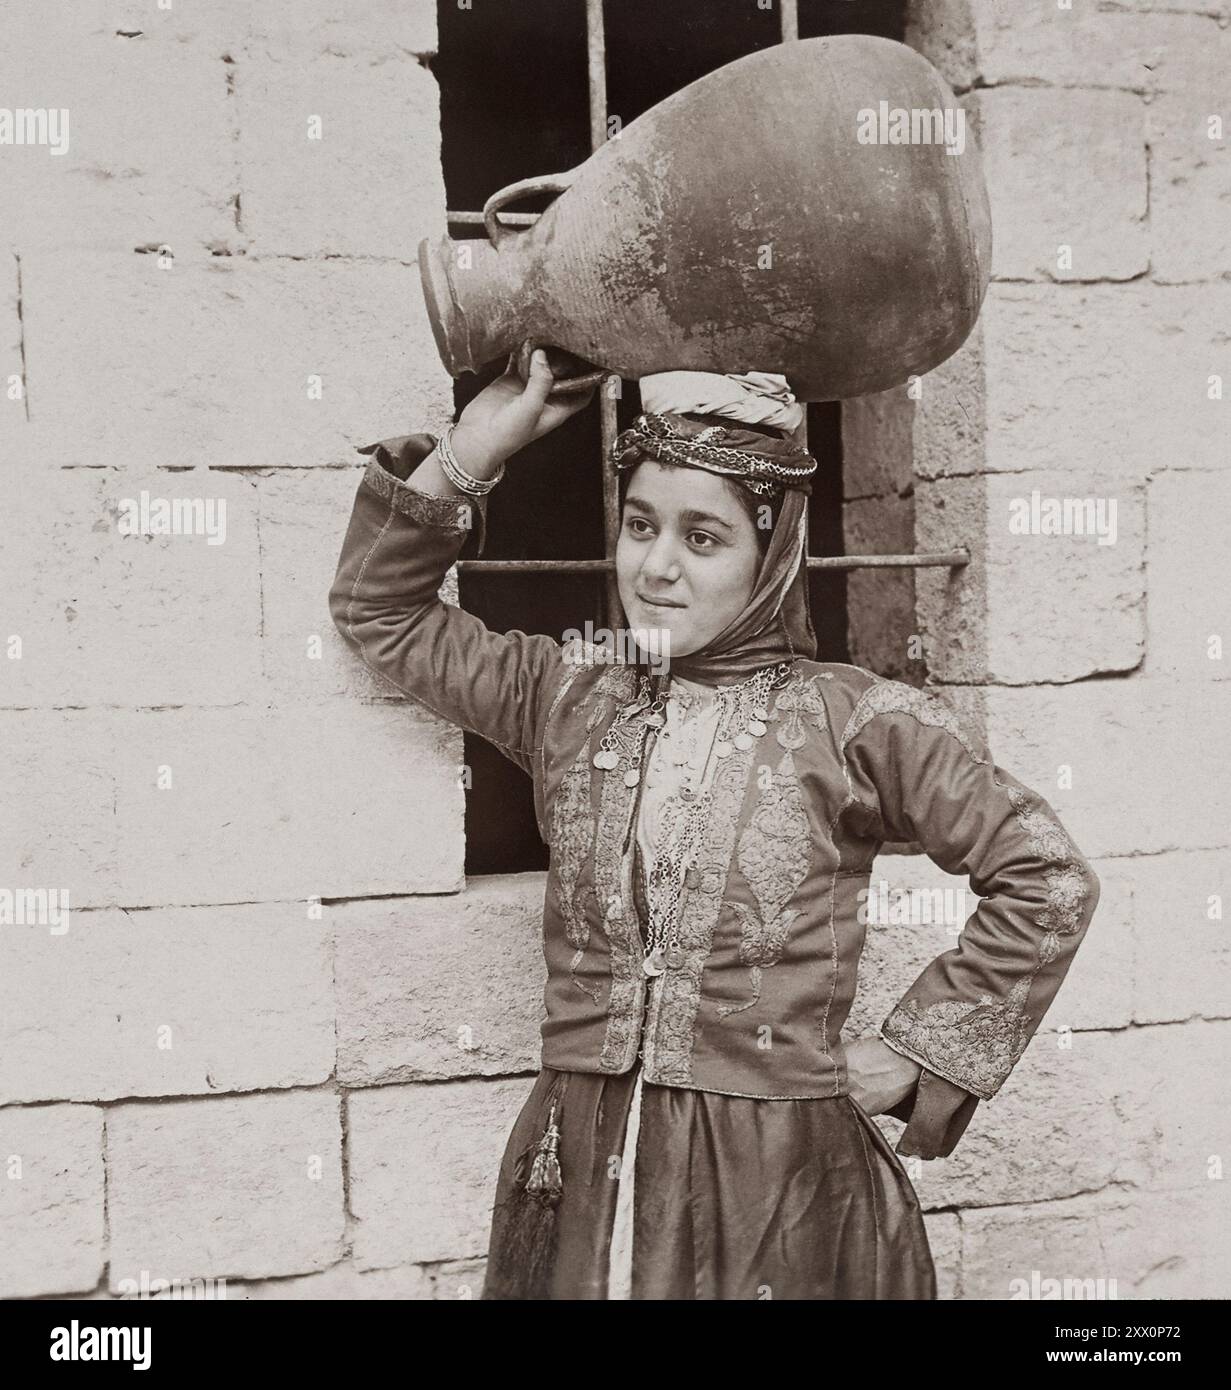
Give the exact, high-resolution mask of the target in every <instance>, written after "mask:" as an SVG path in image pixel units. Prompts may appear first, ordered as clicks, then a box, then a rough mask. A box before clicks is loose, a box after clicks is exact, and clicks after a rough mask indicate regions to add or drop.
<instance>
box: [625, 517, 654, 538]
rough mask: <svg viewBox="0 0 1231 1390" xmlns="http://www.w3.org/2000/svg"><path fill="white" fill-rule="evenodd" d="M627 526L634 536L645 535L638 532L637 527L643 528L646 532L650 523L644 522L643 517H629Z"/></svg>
mask: <svg viewBox="0 0 1231 1390" xmlns="http://www.w3.org/2000/svg"><path fill="white" fill-rule="evenodd" d="M627 526H628V529H629V530H630V531H631V532H632V533H633V535H634V536H643V535H645V531H641V530H638V527H641V526H644V527H645V528H646V529H647V530H648V529H650V523H649V522H648V521H646V520H645V518H644V517H640V516H630V517H629V519H628V522H627Z"/></svg>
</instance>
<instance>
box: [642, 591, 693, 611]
mask: <svg viewBox="0 0 1231 1390" xmlns="http://www.w3.org/2000/svg"><path fill="white" fill-rule="evenodd" d="M637 597H638V598H639V599H640V600H641V602H642V603H645V604H648V605H649V606H650V607H651V608H683V607H684V605H683V604H682V603H673V602H672V601H671V600H670V599H665V598H650V597H649V596H648V595H646V594H638V595H637Z"/></svg>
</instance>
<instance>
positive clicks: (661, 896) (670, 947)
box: [642, 661, 791, 976]
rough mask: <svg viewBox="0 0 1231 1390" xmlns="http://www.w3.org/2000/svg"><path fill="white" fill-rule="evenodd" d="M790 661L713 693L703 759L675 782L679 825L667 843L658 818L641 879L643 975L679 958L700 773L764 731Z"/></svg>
mask: <svg viewBox="0 0 1231 1390" xmlns="http://www.w3.org/2000/svg"><path fill="white" fill-rule="evenodd" d="M790 673H791V663H790V662H789V661H781V662H779V663H778V664H777V665H776V666H767V667H765V668H764V669H763V670H760V671H758V672H757V673H756V674H755V675H753V676H751V677H749V679H748V680H745V681H740V682H739V684H738V685H734V686H724V687H722V688H720V690H719V692H718V697H717V698H718V699H719V700H720V701H721V702H722V703H721V707H720V708H721V712H720V715H719V720H718V728H717V730H716V731H715V738H714V742H713V744H712V746H711V748H710V750H709V752H708V754H707V755H706V759H705V764H704V766H703V767H702V768H701V769H700V771H699V772H697V771H696V770H695V769H690V771H689V774H688V776H687V777H686V779H685V781H684V784H683V785H682V786H681V787H680V791H679V800H680V802H681V803H682V804H683V805H684V806H686V808H687V809H686V811H685V816H684V825H683V828H682V831H681V833H680V834H679V836H678V837H676V838H675V841H674V843H673V844H668V843H667V841H668V839H669V838H670V837H669V829H668V827H669V822H664V826H663V831H662V834H661V835H660V838H659V846H658V847H657V849H656V851H655V855H654V864H653V866H652V868H651V870H650V873H649V875H648V878H647V882H646V896H647V898H648V900H649V907H650V939H649V943H648V944H647V947H646V952H645V959H644V961H643V962H642V969H643V970H644V971H645V973H646V974H647V975H649V976H655V975H661V974H662V973H663V971H664V970H677V969H679V967H680V966H682V965H683V964H684V962H685V955H684V951H683V948H682V947H681V945H680V940H679V915H680V898H681V895H682V893H683V890H684V888H685V887H686V886H687V887H689V888H695V887H697V886H699V884H700V881H701V879H700V874H699V872H697V871H696V869H695V868H694V867H693V864H692V861H693V859H694V857H695V855H696V851H697V849H698V847H699V845H700V842H701V837H702V835H703V834H704V831H705V829H706V827H707V826H708V825H709V823H710V812H711V810H712V808H713V795H712V793H711V792H710V790H709V788H708V787H707V788H706V790H705V791H704V792H698V784H704V782H705V778H706V773H707V772H708V770H709V767H710V765H711V763H712V762H713V759H714V758H715V757H718V758H729V757H730V756H731V754H732V752H733V751H734V750H735V749H737V748H738V749H739V750H740V751H741V752H744V751H747V749H749V748H751V747H752V745H753V743H754V742H755V741H756V740H757V739H758V738H760V737H761V736H762V735H763V734H764V733H765V730H766V723H765V721H766V720H767V719H768V718H769V712H768V710H767V708H766V705H767V702H768V700H769V692H770V691H771V690H773V689H776V688H777V687H779V686H781V685H783V684H785V683H786V681H787V680H788V679H789V677H790Z"/></svg>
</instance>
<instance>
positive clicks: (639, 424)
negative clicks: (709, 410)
mask: <svg viewBox="0 0 1231 1390" xmlns="http://www.w3.org/2000/svg"><path fill="white" fill-rule="evenodd" d="M647 455H649V456H650V457H651V458H655V459H658V460H660V461H664V460H665V461H667V462H671V463H682V464H685V465H688V466H689V467H692V468H702V469H705V470H706V471H707V472H709V473H719V474H722V475H723V476H725V477H731V478H734V479H735V480H736V481H737V482H739V483H741V484H742V485H743V486H744V487H746V488H748V489H749V491H751V492H754V493H756V494H758V495H759V496H769V495H771V494H773V493H775V492H777V491H778V490H779V489H780V488H782V487H792V488H800V489H802V490H804V491H807V490H808V481H807V480H808V479H809V478H810V477H811V475H812V474H813V473H815V472H816V467H817V462H816V459H815V458H814V457H813V456H812V455H811V454H810V453H809V452H808V451H807V449H801V448H800V447H799V445H798V444H795V443H793V442H792V441H791V440H790V439H787V438H785V437H784V436H783V435H781V434H779V433H777V432H776V431H769V430H759V429H747V428H746V429H740V428H738V427H734V428H728V427H726V426H724V425H714V424H707V423H704V422H702V421H699V420H691V419H689V418H688V417H687V416H685V415H677V414H675V413H671V414H658V413H653V412H645V413H643V414H641V415H638V416H637V418H636V419H635V420H634V421H633V423H632V425H630V426H629V428H628V429H626V430H622V431H621V432H620V434H619V435H618V436H617V437H616V440H615V443H614V444H613V445H612V448H611V458H610V462H611V466H612V468H613V469H614V470H615V471H616V472H617V473H621V472H623V471H624V470H625V469H627V468H632V467H633V466H634V465H635V464H638V463H640V462H641V461H642V460H643V459H644V458H645V457H646V456H647Z"/></svg>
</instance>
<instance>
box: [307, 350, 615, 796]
mask: <svg viewBox="0 0 1231 1390" xmlns="http://www.w3.org/2000/svg"><path fill="white" fill-rule="evenodd" d="M551 384H552V376H551V371H550V369H549V368H548V366H547V364H546V360H545V359H542V358H539V359H538V360H537V361H536V362H535V364H534V365H533V366H532V371H531V377H530V380H529V382H528V383H527V384H526V386H525V388H524V390H523V389H522V386H521V383H520V381H519V380H518V378H517V377H516V376H515V375H513V374H512V373H511V372H509V373H506V374H505V376H503V377H501V378H499V380H497V381H495V382H493V383H492V384H491V385H490V386H488V387H487V388H485V390H484V391H482V392H481V393H480V394H479V395H478V396H476V397H475V399H474V401H472V402H471V404H470V405H469V406H467V408H466V411H465V412H463V415H462V418H461V420H460V421H459V423H458V425H457V427H456V429H455V431H454V452H455V455H456V458H457V461H458V463H459V464H461V466H462V467H463V468H464V469H465V470H466V471H467V472H469V473H471V474H472V476H474V477H476V478H482V477H491V476H494V474H495V473H496V471H497V469H498V468H499V467H500V465H501V463H503V461H504V460H505V458H507V457H509V456H511V454H512V453H513V452H516V450H517V449H519V448H521V447H523V446H524V445H525V444H527V443H529V442H530V441H531V440H532V439H536V438H538V437H539V436H540V435H542V434H545V433H547V431H548V430H550V429H554V428H555V426H556V425H558V424H560V423H561V422H562V421H563V420H564V419H566V418H567V417H568V416H569V415H571V414H573V413H574V412H575V411H577V410H580V409H581V408H582V407H584V406H585V405H586V404H587V403H588V400H589V399H590V397H589V396H583V397H581V398H577V397H572V398H566V400H565V401H564V402H563V403H559V402H556V401H551V402H548V399H547V393H548V391H550V389H551ZM363 452H365V453H371V454H372V455H373V457H372V460H371V462H370V463H369V464H368V466H367V468H366V469H365V470H364V474H363V478H362V479H361V481H360V483H359V487H358V489H357V491H356V494H355V503H354V508H353V510H352V513H351V518H350V524H349V526H348V527H347V531H346V537H345V539H344V541H343V543H342V553H341V556H340V558H339V560H338V568H337V573H336V576H335V578H334V582H333V585H332V587H331V589H330V592H329V608H330V613H331V614H332V616H333V620H334V623H335V625H336V626H337V628H338V631H339V632H340V633H341V634H342V635H343V637H345V638H346V640H347V641H348V642H349V643H350V644H351V645H352V646H353V647H354V648H355V650H356V651H357V652H358V654H359V656H360V658H361V659H362V660H363V662H364V664H365V665H367V666H368V667H370V668H371V669H372V670H373V671H375V672H376V673H377V674H378V675H380V676H382V677H384V678H385V679H386V680H388V681H390V682H391V683H392V684H393V685H394V686H396V687H397V688H398V689H399V690H401V691H403V692H404V693H405V694H407V695H410V696H411V697H412V698H414V699H415V700H417V701H419V702H420V703H421V704H423V705H426V706H427V707H428V708H429V709H431V710H433V711H434V712H435V713H437V714H439V715H441V716H442V717H443V718H445V719H447V720H449V721H450V722H451V723H454V724H457V725H459V726H460V727H462V728H464V729H468V730H470V731H471V732H473V733H476V734H478V735H480V736H481V737H482V738H485V739H487V740H488V741H489V742H491V743H492V744H494V745H495V746H496V747H497V748H498V749H499V750H500V751H501V752H502V753H504V754H505V756H506V757H508V758H510V759H511V760H512V761H513V762H515V763H517V764H518V766H519V767H521V768H522V769H523V771H525V772H527V773H530V774H531V775H533V766H532V765H533V757H534V754H535V752H536V751H537V749H538V747H539V743H540V739H539V722H540V718H541V716H542V715H544V714H545V708H544V698H543V697H544V694H545V691H546V689H548V688H550V687H551V686H554V683H555V681H556V679H557V678H558V676H559V675H560V674H561V671H562V657H561V651H562V649H561V647H560V645H559V643H557V642H555V641H554V640H553V639H552V638H550V637H545V636H536V635H528V634H526V633H524V632H510V633H496V632H493V631H491V629H490V628H488V627H487V626H486V625H485V624H484V623H483V622H481V621H480V619H478V618H477V617H475V616H474V615H473V614H471V613H466V612H465V611H463V610H462V609H460V608H458V607H456V606H454V605H452V604H448V603H445V602H444V601H443V600H442V599H441V598H440V597H439V590H440V587H441V585H442V583H443V582H444V578H445V575H446V574H447V573H448V570H449V568H450V566H451V565H452V564H453V563H454V561H455V560H457V559H458V558H459V556H460V555H461V553H462V551H463V550H464V549H465V548H466V546H467V543H468V541H471V540H472V539H473V540H475V541H476V542H477V543H476V544H475V545H474V547H473V548H474V549H481V548H482V535H483V527H484V520H485V509H486V504H487V498H486V497H483V498H473V497H470V496H468V495H466V494H464V493H462V492H460V491H459V490H458V489H457V488H455V487H454V486H453V484H452V483H451V482H450V481H449V480H448V478H447V477H446V476H445V474H444V472H443V470H442V469H441V466H440V464H439V462H438V460H437V457H436V440H435V438H434V437H433V436H432V435H430V434H414V435H407V436H403V437H400V438H397V439H389V440H385V441H383V442H382V443H380V444H375V445H372V446H370V448H369V449H366V450H364V451H363ZM412 473H413V477H412V476H411V475H412Z"/></svg>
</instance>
